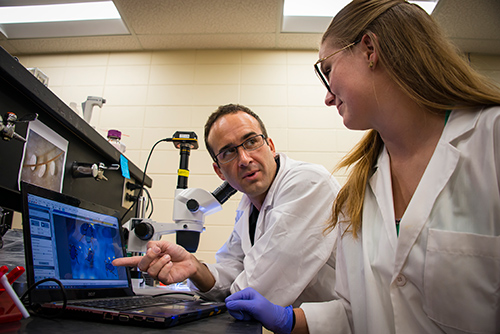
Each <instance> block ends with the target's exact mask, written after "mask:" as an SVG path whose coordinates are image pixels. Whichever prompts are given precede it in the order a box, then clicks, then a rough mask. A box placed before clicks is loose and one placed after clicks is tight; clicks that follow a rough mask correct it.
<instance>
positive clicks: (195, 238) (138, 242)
mask: <svg viewBox="0 0 500 334" xmlns="http://www.w3.org/2000/svg"><path fill="white" fill-rule="evenodd" d="M164 141H168V142H172V143H173V144H174V146H175V147H176V148H177V149H179V150H180V152H179V153H180V163H179V169H178V172H177V188H176V190H175V198H174V208H173V223H159V222H156V221H154V220H152V219H149V218H147V219H146V218H143V217H144V211H145V210H144V204H140V203H141V202H143V201H141V197H142V196H141V194H139V198H138V201H139V202H138V203H139V204H140V205H139V206H138V208H137V212H138V216H140V217H139V218H132V219H130V220H129V221H128V222H126V223H125V224H124V227H125V228H127V229H128V230H129V231H130V232H129V233H128V246H127V247H128V248H127V250H128V251H129V252H138V253H144V252H146V250H147V248H146V247H147V243H148V241H150V240H160V238H161V236H162V235H165V234H170V233H174V232H175V233H176V242H177V244H178V245H181V246H183V247H184V248H185V249H186V250H187V251H189V252H191V253H194V252H196V250H197V249H198V243H199V240H200V233H201V232H202V231H203V230H204V227H203V224H204V222H205V216H208V215H211V214H213V213H216V212H218V211H220V210H222V204H224V203H225V202H226V201H227V200H228V199H229V198H230V197H231V196H232V195H233V194H235V193H236V190H235V189H234V188H233V187H231V186H230V185H229V183H227V182H224V183H223V184H222V185H220V186H219V187H218V188H217V189H216V190H215V191H214V192H212V193H210V192H208V191H206V190H203V189H200V188H188V187H187V180H188V176H189V170H188V165H189V155H190V152H191V150H196V149H197V148H198V139H197V136H196V134H195V133H194V132H184V131H177V132H175V133H174V135H173V136H172V138H166V139H165V140H164Z"/></svg>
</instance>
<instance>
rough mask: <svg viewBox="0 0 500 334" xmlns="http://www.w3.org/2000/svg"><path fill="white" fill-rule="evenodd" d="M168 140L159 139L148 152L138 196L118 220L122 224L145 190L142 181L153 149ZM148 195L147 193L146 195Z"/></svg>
mask: <svg viewBox="0 0 500 334" xmlns="http://www.w3.org/2000/svg"><path fill="white" fill-rule="evenodd" d="M168 139H169V138H163V139H160V140H158V141H157V142H156V143H155V144H154V145H153V147H151V150H150V151H149V155H148V158H147V160H146V165H145V166H144V171H143V174H142V181H141V185H140V187H139V188H138V189H139V195H138V196H137V199H136V200H135V201H134V202H133V203H132V205H131V206H130V208H128V210H127V211H126V212H125V213H124V214H123V216H122V218H121V219H120V221H122V222H123V219H124V218H125V216H126V215H127V214H128V213H129V212H130V210H132V208H133V207H134V206H136V204H137V202H138V201H139V198H141V196H142V191H143V190H146V189H145V188H144V181H145V179H146V171H147V169H148V164H149V159H150V158H151V154H152V153H153V151H154V149H155V147H156V145H158V144H159V143H161V142H163V141H168ZM146 192H147V190H146ZM148 194H149V193H148ZM148 196H149V195H148ZM152 203H153V201H152V200H151V207H152ZM151 214H152V212H151ZM151 214H150V216H151Z"/></svg>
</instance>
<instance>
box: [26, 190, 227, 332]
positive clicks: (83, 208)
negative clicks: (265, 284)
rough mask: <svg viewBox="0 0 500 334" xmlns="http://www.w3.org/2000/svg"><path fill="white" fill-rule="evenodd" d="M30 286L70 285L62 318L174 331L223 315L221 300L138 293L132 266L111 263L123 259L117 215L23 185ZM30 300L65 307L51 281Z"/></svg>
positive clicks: (112, 211) (40, 288) (103, 208)
mask: <svg viewBox="0 0 500 334" xmlns="http://www.w3.org/2000/svg"><path fill="white" fill-rule="evenodd" d="M21 193H22V198H23V230H24V245H25V246H24V248H25V255H26V273H27V281H28V286H32V285H33V284H35V283H36V282H39V281H41V280H43V279H46V278H56V279H57V280H59V281H60V282H61V283H62V285H63V286H64V288H65V291H66V295H67V299H68V302H67V305H66V307H65V310H64V312H63V316H65V317H72V318H79V319H86V320H93V321H104V322H115V323H122V324H131V325H139V326H148V327H171V326H175V325H178V324H182V323H185V322H189V321H193V320H197V319H202V318H205V317H209V316H212V315H216V314H219V313H222V312H224V311H225V310H226V308H225V304H224V303H222V302H208V301H203V300H201V299H196V298H193V296H189V295H188V296H186V295H184V296H183V297H182V295H175V296H174V295H168V296H165V295H160V296H151V295H149V296H138V295H135V294H134V292H133V289H132V284H131V280H130V273H129V271H128V269H127V268H124V267H115V266H113V265H112V264H111V262H112V261H113V260H114V259H115V258H119V257H123V256H125V250H124V247H123V240H122V234H121V233H120V222H119V218H118V217H119V213H118V212H117V211H115V210H112V209H109V208H106V207H103V206H101V205H97V204H94V203H90V202H87V201H84V200H82V199H78V198H74V197H71V196H67V195H64V194H61V193H58V192H54V191H51V190H48V189H44V188H40V187H37V186H34V185H31V184H28V183H24V182H23V183H22V184H21ZM30 300H31V302H32V303H38V304H40V305H41V306H42V308H44V309H60V308H62V307H63V302H62V292H61V289H60V287H59V285H58V284H57V283H56V282H54V281H48V282H45V283H42V284H40V285H38V286H37V287H36V288H35V289H34V290H33V291H32V292H31V294H30Z"/></svg>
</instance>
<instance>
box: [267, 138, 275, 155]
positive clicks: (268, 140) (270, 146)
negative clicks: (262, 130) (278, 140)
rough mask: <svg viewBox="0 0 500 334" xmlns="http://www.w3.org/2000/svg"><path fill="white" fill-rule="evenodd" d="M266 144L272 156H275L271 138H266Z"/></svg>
mask: <svg viewBox="0 0 500 334" xmlns="http://www.w3.org/2000/svg"><path fill="white" fill-rule="evenodd" d="M266 140H267V144H268V145H269V149H271V152H273V155H274V156H276V148H275V146H274V142H273V140H272V139H271V138H266Z"/></svg>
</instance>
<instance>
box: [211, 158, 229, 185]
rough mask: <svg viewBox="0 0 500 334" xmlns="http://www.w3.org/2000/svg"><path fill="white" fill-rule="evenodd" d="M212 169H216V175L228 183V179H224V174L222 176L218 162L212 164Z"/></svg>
mask: <svg viewBox="0 0 500 334" xmlns="http://www.w3.org/2000/svg"><path fill="white" fill-rule="evenodd" d="M212 167H213V168H214V171H215V173H216V174H217V175H218V176H219V177H220V179H221V180H222V181H226V178H225V177H224V174H222V171H221V170H220V167H219V165H217V163H216V162H214V163H213V164H212Z"/></svg>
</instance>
